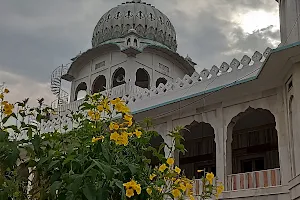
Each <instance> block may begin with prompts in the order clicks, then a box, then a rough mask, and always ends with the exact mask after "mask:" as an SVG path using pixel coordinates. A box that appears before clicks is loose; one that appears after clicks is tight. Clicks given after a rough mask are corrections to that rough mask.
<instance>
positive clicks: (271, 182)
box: [227, 168, 281, 191]
mask: <svg viewBox="0 0 300 200" xmlns="http://www.w3.org/2000/svg"><path fill="white" fill-rule="evenodd" d="M279 185H281V176H280V169H279V168H277V169H269V170H262V171H255V172H248V173H241V174H232V175H229V176H227V190H228V191H232V190H243V189H251V188H267V187H276V186H279Z"/></svg>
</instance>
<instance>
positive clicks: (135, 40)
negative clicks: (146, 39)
mask: <svg viewBox="0 0 300 200" xmlns="http://www.w3.org/2000/svg"><path fill="white" fill-rule="evenodd" d="M133 42H134V46H135V47H137V46H138V42H137V39H134V41H133Z"/></svg>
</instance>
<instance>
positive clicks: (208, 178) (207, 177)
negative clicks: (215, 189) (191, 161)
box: [206, 172, 215, 185]
mask: <svg viewBox="0 0 300 200" xmlns="http://www.w3.org/2000/svg"><path fill="white" fill-rule="evenodd" d="M214 178H215V175H214V174H213V173H212V172H211V173H207V174H206V179H207V180H208V182H209V184H211V185H212V183H213V180H214Z"/></svg>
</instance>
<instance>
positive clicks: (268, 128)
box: [226, 108, 280, 175]
mask: <svg viewBox="0 0 300 200" xmlns="http://www.w3.org/2000/svg"><path fill="white" fill-rule="evenodd" d="M226 161H227V167H229V169H227V173H233V174H237V173H247V172H253V171H260V170H267V169H275V168H279V166H280V165H279V153H278V136H277V130H276V122H275V117H274V115H273V114H272V113H271V112H270V111H269V110H265V109H253V108H248V109H247V110H246V111H245V112H243V113H240V114H239V115H237V116H236V117H234V118H233V119H232V121H231V122H230V123H229V125H228V139H227V159H226ZM228 175H230V174H228Z"/></svg>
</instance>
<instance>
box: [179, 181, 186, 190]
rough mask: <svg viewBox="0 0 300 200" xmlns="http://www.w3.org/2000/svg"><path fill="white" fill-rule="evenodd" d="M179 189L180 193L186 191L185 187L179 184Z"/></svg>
mask: <svg viewBox="0 0 300 200" xmlns="http://www.w3.org/2000/svg"><path fill="white" fill-rule="evenodd" d="M179 188H180V189H181V190H182V191H185V190H186V186H185V185H184V184H183V183H180V184H179Z"/></svg>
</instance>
